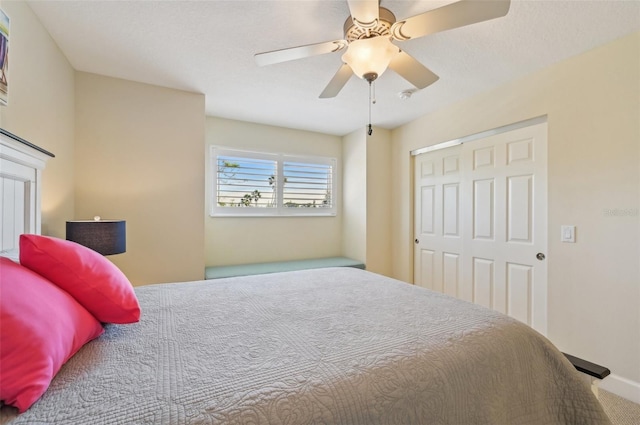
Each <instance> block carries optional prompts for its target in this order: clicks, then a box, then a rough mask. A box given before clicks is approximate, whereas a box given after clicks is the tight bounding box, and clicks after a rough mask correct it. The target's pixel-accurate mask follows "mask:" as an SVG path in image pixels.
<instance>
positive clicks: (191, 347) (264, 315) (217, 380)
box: [4, 268, 609, 425]
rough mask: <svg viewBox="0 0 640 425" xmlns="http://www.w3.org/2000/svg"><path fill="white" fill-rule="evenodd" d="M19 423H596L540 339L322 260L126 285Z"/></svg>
mask: <svg viewBox="0 0 640 425" xmlns="http://www.w3.org/2000/svg"><path fill="white" fill-rule="evenodd" d="M136 293H137V294H138V297H139V300H140V304H141V307H142V311H143V316H142V320H141V321H140V323H137V324H134V325H108V326H107V328H106V329H107V331H106V332H105V334H104V335H103V336H102V337H100V338H99V339H97V340H95V341H93V342H91V343H89V344H88V345H86V346H85V347H84V348H83V349H82V350H81V351H80V352H78V354H76V356H74V357H73V358H72V359H71V360H70V361H69V362H68V363H67V364H66V365H65V366H64V367H63V369H62V370H61V372H60V373H59V374H58V376H57V377H56V378H55V379H54V381H53V383H52V385H51V387H50V388H49V390H48V391H47V392H46V393H45V394H44V396H43V397H42V398H41V399H40V400H39V401H38V402H37V403H36V404H35V405H34V406H33V407H32V408H31V409H29V410H28V411H27V412H25V413H24V414H22V415H20V416H18V417H17V418H13V420H11V415H8V416H7V414H6V412H5V413H4V415H5V418H4V420H5V421H6V420H9V421H10V422H11V423H14V424H16V425H17V424H44V423H51V424H187V423H188V424H243V425H244V424H292V425H295V424H354V425H355V424H363V425H364V424H367V425H369V424H505V425H506V424H535V425H539V424H582V425H584V424H606V423H609V421H608V419H607V418H606V416H605V414H604V412H603V411H602V409H601V407H600V405H599V404H598V402H597V400H596V399H595V397H594V396H593V394H592V393H591V392H590V391H589V389H588V387H587V385H586V384H584V383H583V382H582V381H581V379H580V378H579V376H578V373H577V372H576V371H575V370H574V369H573V367H572V366H571V365H570V364H569V363H568V361H566V360H565V359H564V357H563V356H562V354H561V353H559V352H558V350H557V349H556V348H554V347H553V346H552V345H551V344H550V343H549V342H548V341H547V340H546V339H545V338H543V337H541V336H540V335H538V334H537V333H536V332H534V331H533V330H531V329H530V328H528V327H527V326H525V325H522V324H520V323H519V322H517V321H515V320H512V319H509V318H507V317H505V316H503V315H500V314H498V313H495V312H492V311H490V310H487V309H485V308H482V307H479V306H475V305H472V304H469V303H465V302H462V301H459V300H455V299H453V298H449V297H446V296H443V295H440V294H436V293H434V292H431V291H428V290H425V289H422V288H418V287H414V286H412V285H408V284H405V283H401V282H398V281H394V280H392V279H387V278H384V277H381V276H378V275H374V274H371V273H368V272H365V271H362V270H357V269H352V268H333V269H319V270H306V271H298V272H289V273H279V274H270V275H261V276H248V277H241V278H232V279H220V280H215V281H203V282H191V283H176V284H167V285H153V286H146V287H139V288H136Z"/></svg>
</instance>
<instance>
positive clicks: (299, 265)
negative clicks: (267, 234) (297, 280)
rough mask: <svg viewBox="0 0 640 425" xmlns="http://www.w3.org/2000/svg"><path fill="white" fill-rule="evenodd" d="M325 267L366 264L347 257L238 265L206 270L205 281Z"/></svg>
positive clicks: (362, 267)
mask: <svg viewBox="0 0 640 425" xmlns="http://www.w3.org/2000/svg"><path fill="white" fill-rule="evenodd" d="M324 267H355V268H358V269H364V268H365V266H364V263H362V262H361V261H358V260H353V259H351V258H346V257H329V258H313V259H309V260H296V261H277V262H272V263H254V264H238V265H235V266H211V267H206V268H205V270H204V276H205V279H221V278H224V277H234V276H249V275H254V274H266V273H277V272H288V271H294V270H307V269H320V268H324Z"/></svg>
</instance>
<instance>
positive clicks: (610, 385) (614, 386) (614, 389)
mask: <svg viewBox="0 0 640 425" xmlns="http://www.w3.org/2000/svg"><path fill="white" fill-rule="evenodd" d="M598 386H599V387H600V388H602V389H603V390H605V391H609V392H610V393H614V394H616V395H619V396H620V397H623V398H626V399H627V400H631V401H633V402H634V403H638V404H640V382H635V381H632V380H630V379H626V378H623V377H622V376H618V375H614V374H613V373H612V374H611V375H609V376H607V377H606V378H604V379H603V380H602V381H600V385H598Z"/></svg>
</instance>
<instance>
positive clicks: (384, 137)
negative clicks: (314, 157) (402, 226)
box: [342, 128, 392, 275]
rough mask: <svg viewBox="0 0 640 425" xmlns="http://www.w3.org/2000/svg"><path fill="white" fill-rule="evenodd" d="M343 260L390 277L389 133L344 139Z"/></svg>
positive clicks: (382, 131)
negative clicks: (364, 265) (357, 262)
mask: <svg viewBox="0 0 640 425" xmlns="http://www.w3.org/2000/svg"><path fill="white" fill-rule="evenodd" d="M343 155H344V184H343V188H344V208H343V213H344V231H343V237H342V250H343V253H344V255H345V256H347V257H351V258H355V259H358V260H361V261H364V262H365V264H366V266H367V270H369V271H372V272H374V273H380V274H384V275H390V274H391V255H390V248H391V226H390V219H391V208H392V206H391V202H390V200H391V162H390V157H391V132H390V131H389V130H385V129H382V128H374V130H373V134H372V135H371V136H367V134H366V130H365V129H360V130H356V131H354V132H353V133H350V134H348V135H346V136H344V137H343Z"/></svg>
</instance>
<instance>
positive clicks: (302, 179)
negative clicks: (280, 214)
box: [283, 161, 333, 208]
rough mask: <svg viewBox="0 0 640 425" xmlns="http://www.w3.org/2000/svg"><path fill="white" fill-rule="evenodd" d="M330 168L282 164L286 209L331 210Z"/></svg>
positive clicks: (294, 163)
mask: <svg viewBox="0 0 640 425" xmlns="http://www.w3.org/2000/svg"><path fill="white" fill-rule="evenodd" d="M332 168H333V167H332V166H331V165H327V164H314V163H303V162H288V161H285V162H284V164H283V171H284V194H283V202H284V206H285V207H287V208H331V207H332V206H333V199H332V196H331V188H332V171H333V170H332Z"/></svg>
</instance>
